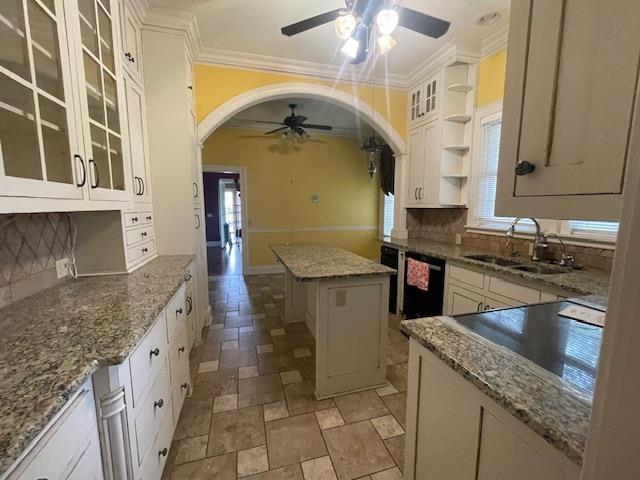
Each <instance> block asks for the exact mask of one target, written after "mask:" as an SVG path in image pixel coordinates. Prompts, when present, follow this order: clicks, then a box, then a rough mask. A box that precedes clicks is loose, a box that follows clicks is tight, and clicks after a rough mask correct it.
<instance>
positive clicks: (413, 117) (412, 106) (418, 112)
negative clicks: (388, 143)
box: [409, 83, 424, 126]
mask: <svg viewBox="0 0 640 480" xmlns="http://www.w3.org/2000/svg"><path fill="white" fill-rule="evenodd" d="M423 89H424V84H423V83H421V84H420V85H418V86H417V87H415V88H413V89H412V90H411V91H410V92H409V125H410V126H411V125H417V124H418V123H420V122H421V121H422V120H423V117H424V110H423V108H424V92H423Z"/></svg>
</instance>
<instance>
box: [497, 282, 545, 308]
mask: <svg viewBox="0 0 640 480" xmlns="http://www.w3.org/2000/svg"><path fill="white" fill-rule="evenodd" d="M489 291H490V292H491V293H497V294H498V295H502V296H503V297H507V298H512V299H514V300H518V301H519V302H522V303H537V302H539V301H540V290H535V289H533V288H529V287H524V286H522V285H518V284H517V283H511V282H507V281H505V280H502V279H501V278H497V277H489Z"/></svg>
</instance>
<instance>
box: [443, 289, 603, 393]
mask: <svg viewBox="0 0 640 480" xmlns="http://www.w3.org/2000/svg"><path fill="white" fill-rule="evenodd" d="M571 305H572V303H571V302H567V301H562V302H555V303H544V304H539V305H528V306H524V307H516V308H508V309H503V310H493V311H486V312H480V313H471V314H466V315H457V316H455V317H453V318H454V319H455V320H456V321H457V322H458V323H459V324H461V325H464V326H465V327H466V328H468V329H469V330H471V331H473V332H475V333H476V334H478V335H480V336H482V337H484V338H486V339H487V340H490V341H491V342H493V343H496V344H498V345H501V346H503V347H505V348H508V349H509V350H511V351H513V352H515V353H517V354H519V355H522V356H523V357H526V358H528V359H529V360H531V361H532V362H534V363H536V364H537V365H539V366H540V367H542V368H544V369H545V370H548V371H549V372H551V373H554V374H555V375H558V376H559V377H561V378H562V379H563V380H565V381H566V382H568V383H569V384H571V386H573V387H574V388H576V389H577V390H579V391H580V392H582V393H583V394H585V395H586V396H588V397H591V398H592V397H593V391H594V388H595V384H596V370H597V367H598V359H599V355H600V343H601V341H602V328H601V327H597V326H594V325H590V324H586V323H582V322H579V321H577V320H572V319H570V318H566V317H561V316H559V315H558V312H560V311H561V310H563V309H564V308H566V307H568V306H571Z"/></svg>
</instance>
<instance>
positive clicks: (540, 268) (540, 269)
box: [510, 265, 569, 275]
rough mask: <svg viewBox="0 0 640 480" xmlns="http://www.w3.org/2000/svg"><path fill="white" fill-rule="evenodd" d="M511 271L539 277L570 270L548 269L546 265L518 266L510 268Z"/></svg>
mask: <svg viewBox="0 0 640 480" xmlns="http://www.w3.org/2000/svg"><path fill="white" fill-rule="evenodd" d="M510 268H511V270H520V271H522V272H530V273H537V274H539V275H554V274H558V273H567V272H568V271H569V270H568V269H566V268H557V267H556V268H553V267H546V266H544V265H517V266H513V267H510Z"/></svg>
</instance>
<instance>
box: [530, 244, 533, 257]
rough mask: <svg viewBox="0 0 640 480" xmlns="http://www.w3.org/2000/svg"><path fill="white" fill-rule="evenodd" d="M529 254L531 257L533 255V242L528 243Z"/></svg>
mask: <svg viewBox="0 0 640 480" xmlns="http://www.w3.org/2000/svg"><path fill="white" fill-rule="evenodd" d="M529 256H530V257H532V256H533V242H530V243H529Z"/></svg>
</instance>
